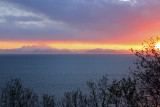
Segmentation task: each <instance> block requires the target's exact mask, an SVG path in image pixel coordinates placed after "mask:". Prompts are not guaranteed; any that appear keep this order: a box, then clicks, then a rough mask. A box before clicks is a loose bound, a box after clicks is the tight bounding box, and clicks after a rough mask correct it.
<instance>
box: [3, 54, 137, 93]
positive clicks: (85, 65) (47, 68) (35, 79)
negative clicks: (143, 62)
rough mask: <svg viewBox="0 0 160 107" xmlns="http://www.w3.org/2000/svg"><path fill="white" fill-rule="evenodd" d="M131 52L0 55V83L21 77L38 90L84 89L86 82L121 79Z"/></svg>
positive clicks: (43, 91)
mask: <svg viewBox="0 0 160 107" xmlns="http://www.w3.org/2000/svg"><path fill="white" fill-rule="evenodd" d="M133 59H134V56H133V55H0V84H1V85H2V84H3V83H4V82H6V81H8V80H10V79H12V78H21V79H22V81H23V83H24V85H25V87H27V88H32V89H33V90H34V91H35V92H37V93H39V94H40V93H54V94H55V95H56V96H61V95H62V94H63V93H64V92H65V91H71V90H74V89H78V88H80V89H82V90H87V87H86V81H88V80H90V79H91V78H92V79H93V80H97V79H99V78H100V77H101V76H102V75H104V74H108V75H109V78H121V77H123V76H125V75H128V74H129V72H130V71H129V67H130V66H132V65H133Z"/></svg>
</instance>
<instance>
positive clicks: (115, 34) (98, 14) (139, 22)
mask: <svg viewBox="0 0 160 107" xmlns="http://www.w3.org/2000/svg"><path fill="white" fill-rule="evenodd" d="M6 1H8V3H11V4H13V5H16V6H17V7H19V8H20V9H23V10H26V11H29V12H31V13H34V14H37V15H39V14H42V15H44V16H45V17H47V18H48V19H46V20H51V21H55V22H58V23H56V24H55V23H50V22H44V23H42V22H43V21H42V20H43V18H42V19H41V18H38V17H34V16H29V17H27V16H25V17H22V16H18V17H15V16H11V15H9V16H7V17H5V19H6V20H7V21H10V22H6V23H5V25H6V26H4V25H3V23H0V28H1V30H0V32H1V34H3V35H1V36H0V38H3V39H7V38H12V39H14V38H15V39H29V40H32V39H34V40H81V41H86V40H88V41H97V40H98V41H104V40H106V41H111V40H115V39H119V38H127V37H126V35H127V36H128V38H132V37H133V35H141V34H143V33H146V30H149V29H152V30H153V31H155V30H157V28H158V27H160V24H159V22H158V24H157V21H158V20H159V18H160V15H159V14H160V12H159V10H160V1H159V0H154V1H153V0H131V1H128V2H122V1H120V0H6ZM15 20H16V21H17V22H18V21H22V22H26V23H21V24H20V25H19V24H17V23H13V25H11V26H10V27H8V26H9V24H10V23H12V22H15ZM29 21H30V23H29ZM27 22H28V24H27ZM34 22H37V25H40V24H42V25H44V26H34V25H36V23H34ZM38 22H39V23H38ZM32 23H33V24H32ZM151 23H152V25H153V26H155V27H153V28H150V27H149V28H144V26H148V25H149V24H151ZM23 24H26V25H27V26H29V27H27V28H26V26H22V25H23ZM8 29H9V30H10V33H11V34H12V35H11V34H10V33H6V32H5V30H6V31H7V30H8ZM137 32H138V33H137ZM2 36H5V37H2ZM142 36H143V35H142ZM133 38H134V37H133Z"/></svg>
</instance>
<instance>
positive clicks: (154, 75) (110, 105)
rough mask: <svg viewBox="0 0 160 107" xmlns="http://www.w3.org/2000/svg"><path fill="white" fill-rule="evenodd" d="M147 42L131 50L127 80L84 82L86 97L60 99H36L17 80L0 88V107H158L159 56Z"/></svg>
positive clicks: (151, 42)
mask: <svg viewBox="0 0 160 107" xmlns="http://www.w3.org/2000/svg"><path fill="white" fill-rule="evenodd" d="M155 43H156V42H155V41H154V40H153V39H150V40H149V41H147V42H146V45H145V46H143V48H142V50H134V51H133V50H132V51H133V53H134V54H135V55H136V56H137V58H136V59H135V60H134V64H135V65H136V67H135V68H134V69H132V68H130V70H131V75H130V77H129V76H128V77H125V78H122V79H120V80H116V79H115V80H113V81H112V82H108V81H110V80H108V76H107V75H104V76H103V77H102V78H101V79H99V81H97V82H94V81H92V80H90V81H88V82H87V86H88V89H89V93H84V92H83V91H81V90H74V91H71V92H66V93H64V96H63V97H62V99H56V98H55V97H54V95H50V94H42V97H39V96H38V94H36V93H35V92H34V91H33V90H31V89H29V88H25V87H24V86H23V84H22V82H21V80H20V79H12V80H10V81H9V82H7V83H6V84H5V86H4V87H2V88H1V91H0V106H1V107H160V52H159V49H156V48H155Z"/></svg>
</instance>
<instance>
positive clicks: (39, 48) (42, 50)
mask: <svg viewBox="0 0 160 107" xmlns="http://www.w3.org/2000/svg"><path fill="white" fill-rule="evenodd" d="M129 53H130V51H127V50H112V49H99V48H98V49H88V50H69V49H56V48H52V47H49V46H47V45H33V46H23V47H21V48H16V49H0V54H129Z"/></svg>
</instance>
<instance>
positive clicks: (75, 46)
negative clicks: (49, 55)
mask: <svg viewBox="0 0 160 107" xmlns="http://www.w3.org/2000/svg"><path fill="white" fill-rule="evenodd" d="M40 44H43V45H47V46H50V47H53V48H57V49H71V50H83V49H96V48H101V49H114V50H129V49H131V48H134V49H140V48H141V46H140V45H138V44H128V45H127V44H104V43H103V44H101V43H80V42H73V43H71V42H49V43H48V42H46V43H44V42H43V43H42V42H16V41H0V49H15V48H21V47H22V46H32V45H40Z"/></svg>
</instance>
